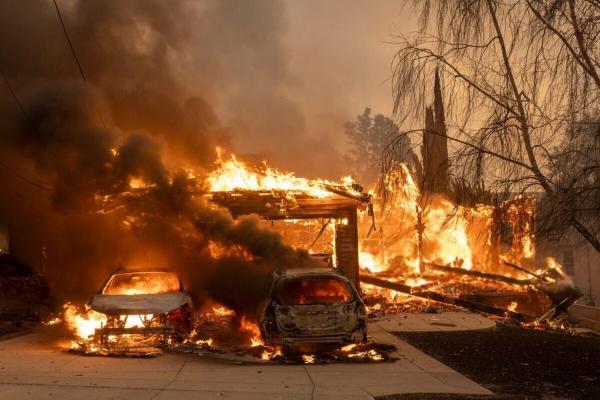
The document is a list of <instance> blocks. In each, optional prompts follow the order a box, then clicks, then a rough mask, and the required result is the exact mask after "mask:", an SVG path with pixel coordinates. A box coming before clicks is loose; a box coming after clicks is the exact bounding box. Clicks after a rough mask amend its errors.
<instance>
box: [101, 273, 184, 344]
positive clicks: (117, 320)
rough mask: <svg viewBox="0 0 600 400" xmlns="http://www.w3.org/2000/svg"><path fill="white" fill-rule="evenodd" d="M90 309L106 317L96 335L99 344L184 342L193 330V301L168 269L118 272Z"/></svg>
mask: <svg viewBox="0 0 600 400" xmlns="http://www.w3.org/2000/svg"><path fill="white" fill-rule="evenodd" d="M89 305H90V307H91V309H92V310H94V311H96V312H99V313H102V314H105V315H106V317H107V321H106V324H105V325H104V326H102V327H101V328H99V329H96V333H95V339H96V340H98V341H100V342H101V343H106V341H107V340H108V339H109V338H114V337H115V336H118V335H145V336H150V335H158V336H160V337H162V338H163V339H164V340H168V339H170V338H177V339H183V338H185V337H187V336H188V334H189V333H190V331H191V329H192V310H193V303H192V299H191V297H190V295H189V294H188V293H187V292H186V291H184V287H183V283H182V282H181V280H180V279H179V277H178V276H177V274H176V273H175V272H173V271H170V270H168V269H162V268H156V269H149V268H145V269H122V268H120V269H117V270H116V271H114V272H113V273H112V274H111V275H110V277H109V278H108V279H107V280H106V282H105V283H104V284H103V285H102V287H101V289H100V290H99V291H98V293H97V294H96V295H95V296H94V297H93V298H92V299H91V301H90V303H89Z"/></svg>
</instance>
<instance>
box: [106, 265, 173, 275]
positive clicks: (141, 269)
mask: <svg viewBox="0 0 600 400" xmlns="http://www.w3.org/2000/svg"><path fill="white" fill-rule="evenodd" d="M136 272H172V273H175V271H173V270H172V269H170V268H165V267H141V266H127V267H119V268H117V269H116V270H114V271H113V273H112V274H113V275H115V274H127V273H136Z"/></svg>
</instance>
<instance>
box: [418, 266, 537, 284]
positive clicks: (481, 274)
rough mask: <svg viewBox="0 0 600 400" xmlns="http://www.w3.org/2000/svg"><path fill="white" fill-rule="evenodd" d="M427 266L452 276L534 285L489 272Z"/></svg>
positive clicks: (527, 281)
mask: <svg viewBox="0 0 600 400" xmlns="http://www.w3.org/2000/svg"><path fill="white" fill-rule="evenodd" d="M427 265H428V266H429V267H431V268H433V269H435V270H437V271H442V272H447V273H450V274H457V275H468V276H474V277H477V278H482V279H488V280H492V281H499V282H505V283H510V284H514V285H520V286H527V285H531V283H532V282H531V280H527V279H517V278H512V277H510V276H504V275H496V274H490V273H487V272H480V271H472V270H466V269H463V268H455V267H449V266H447V265H439V264H433V263H427Z"/></svg>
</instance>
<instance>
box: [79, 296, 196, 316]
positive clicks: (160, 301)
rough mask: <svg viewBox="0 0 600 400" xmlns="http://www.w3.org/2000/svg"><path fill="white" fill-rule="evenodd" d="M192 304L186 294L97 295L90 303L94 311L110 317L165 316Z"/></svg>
mask: <svg viewBox="0 0 600 400" xmlns="http://www.w3.org/2000/svg"><path fill="white" fill-rule="evenodd" d="M186 303H187V304H191V299H190V296H189V295H188V294H187V293H185V292H178V293H163V294H135V295H104V294H97V295H96V296H94V297H93V298H92V300H91V301H90V307H91V308H92V310H94V311H98V312H101V313H103V314H109V315H122V314H136V315H137V314H164V313H166V312H169V311H171V310H174V309H176V308H179V307H181V306H182V305H184V304H186Z"/></svg>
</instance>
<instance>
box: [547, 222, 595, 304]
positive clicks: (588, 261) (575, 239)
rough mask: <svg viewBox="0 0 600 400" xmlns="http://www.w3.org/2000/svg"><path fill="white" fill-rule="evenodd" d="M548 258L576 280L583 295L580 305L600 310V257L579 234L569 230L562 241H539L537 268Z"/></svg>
mask: <svg viewBox="0 0 600 400" xmlns="http://www.w3.org/2000/svg"><path fill="white" fill-rule="evenodd" d="M546 257H554V258H555V259H556V261H558V262H559V263H561V264H562V266H563V268H564V270H565V272H567V273H568V274H569V275H571V276H572V277H573V281H574V283H575V285H576V286H577V287H578V288H579V289H580V290H581V291H582V292H583V298H582V299H581V300H579V302H578V303H580V304H585V305H593V306H600V253H599V252H598V251H596V250H595V249H594V248H593V247H592V246H591V245H590V244H589V243H588V242H587V241H586V240H585V239H583V238H582V237H581V235H579V234H578V233H577V232H574V231H573V230H569V231H568V232H567V233H566V234H565V235H563V237H561V238H560V239H559V240H543V239H540V238H538V240H537V252H536V258H537V265H544V261H545V259H546Z"/></svg>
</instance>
